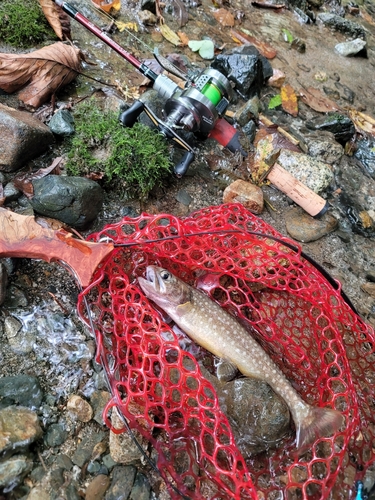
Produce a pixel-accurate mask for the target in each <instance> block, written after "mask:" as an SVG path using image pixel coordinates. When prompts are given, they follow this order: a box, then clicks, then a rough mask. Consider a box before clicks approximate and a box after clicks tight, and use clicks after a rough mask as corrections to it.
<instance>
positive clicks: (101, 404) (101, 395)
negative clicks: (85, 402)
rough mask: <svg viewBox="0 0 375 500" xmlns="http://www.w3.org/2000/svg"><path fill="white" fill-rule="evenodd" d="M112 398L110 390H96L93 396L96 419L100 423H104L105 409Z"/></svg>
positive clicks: (92, 402)
mask: <svg viewBox="0 0 375 500" xmlns="http://www.w3.org/2000/svg"><path fill="white" fill-rule="evenodd" d="M110 399H111V395H110V393H109V392H108V391H95V392H94V393H93V394H92V396H91V399H90V402H91V406H92V408H93V410H94V420H96V422H98V424H100V425H104V420H103V410H104V408H105V406H106V404H107V403H108V401H109V400H110Z"/></svg>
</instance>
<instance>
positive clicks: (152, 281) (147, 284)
mask: <svg viewBox="0 0 375 500" xmlns="http://www.w3.org/2000/svg"><path fill="white" fill-rule="evenodd" d="M157 269H158V268H157V267H156V266H147V268H146V277H145V278H142V277H141V276H140V277H139V278H138V282H139V284H140V285H141V288H142V290H143V291H144V292H145V293H146V295H151V294H154V293H159V292H160V289H161V287H160V280H159V279H158V275H157Z"/></svg>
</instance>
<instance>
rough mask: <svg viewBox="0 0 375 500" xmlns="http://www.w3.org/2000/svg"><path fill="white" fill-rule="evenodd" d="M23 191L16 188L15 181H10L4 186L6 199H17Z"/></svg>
mask: <svg viewBox="0 0 375 500" xmlns="http://www.w3.org/2000/svg"><path fill="white" fill-rule="evenodd" d="M21 194H22V193H21V191H20V190H19V189H17V188H16V186H15V185H14V183H13V182H8V184H6V185H5V187H4V196H5V198H6V201H14V200H17V199H18V198H19V197H20V196H21Z"/></svg>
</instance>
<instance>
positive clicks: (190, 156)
mask: <svg viewBox="0 0 375 500" xmlns="http://www.w3.org/2000/svg"><path fill="white" fill-rule="evenodd" d="M194 158H195V154H194V152H193V151H186V153H185V154H184V156H183V157H182V158H181V161H180V162H179V163H177V165H175V167H174V173H175V175H176V177H178V178H181V177H182V176H183V175H185V174H186V172H187V170H188V168H189V167H190V164H191V163H192V162H193V161H194Z"/></svg>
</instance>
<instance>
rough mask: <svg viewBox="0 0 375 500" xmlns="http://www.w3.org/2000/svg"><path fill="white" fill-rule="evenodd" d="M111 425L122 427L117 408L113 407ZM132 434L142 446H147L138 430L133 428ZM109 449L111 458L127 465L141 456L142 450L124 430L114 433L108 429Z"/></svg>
mask: <svg viewBox="0 0 375 500" xmlns="http://www.w3.org/2000/svg"><path fill="white" fill-rule="evenodd" d="M112 425H113V427H114V428H115V429H122V428H123V427H124V424H123V422H122V420H121V418H120V417H119V414H118V411H117V409H113V411H112ZM133 434H134V437H135V438H136V439H137V441H138V442H139V444H140V445H141V446H142V447H143V448H145V447H147V441H146V440H145V439H144V438H143V436H142V435H141V434H140V433H139V432H138V431H136V430H133ZM109 451H110V454H111V457H112V459H113V460H114V461H115V462H117V463H119V464H125V465H127V464H130V463H132V462H135V461H136V460H140V459H141V458H142V457H143V454H142V452H141V451H140V450H139V448H138V446H137V445H136V444H135V442H134V441H133V439H132V438H131V436H130V434H128V432H127V431H126V430H125V432H123V433H122V434H115V433H114V432H112V431H110V433H109Z"/></svg>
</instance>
